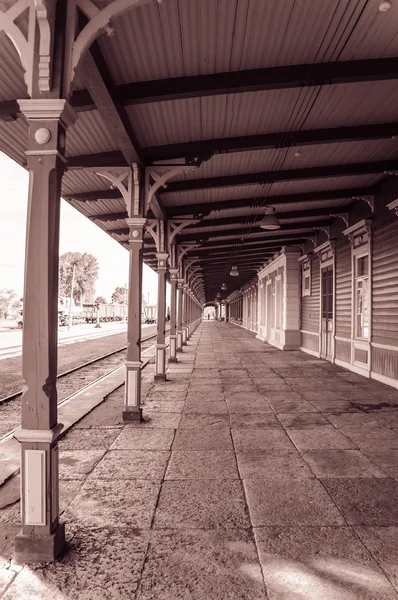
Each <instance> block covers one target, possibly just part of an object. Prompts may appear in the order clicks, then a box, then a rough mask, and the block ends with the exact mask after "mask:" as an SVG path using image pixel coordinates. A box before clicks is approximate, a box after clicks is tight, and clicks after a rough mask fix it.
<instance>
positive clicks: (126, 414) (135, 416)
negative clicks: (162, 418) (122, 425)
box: [122, 408, 142, 422]
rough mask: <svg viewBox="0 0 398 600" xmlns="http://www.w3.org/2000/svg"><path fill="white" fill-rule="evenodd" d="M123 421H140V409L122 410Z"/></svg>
mask: <svg viewBox="0 0 398 600" xmlns="http://www.w3.org/2000/svg"><path fill="white" fill-rule="evenodd" d="M122 419H123V421H136V422H137V421H142V408H135V409H134V410H124V411H123V413H122Z"/></svg>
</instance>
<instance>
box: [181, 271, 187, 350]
mask: <svg viewBox="0 0 398 600" xmlns="http://www.w3.org/2000/svg"><path fill="white" fill-rule="evenodd" d="M182 305H183V309H182V315H183V316H182V321H183V322H182V345H183V346H186V345H187V338H188V284H187V283H184V285H183V295H182Z"/></svg>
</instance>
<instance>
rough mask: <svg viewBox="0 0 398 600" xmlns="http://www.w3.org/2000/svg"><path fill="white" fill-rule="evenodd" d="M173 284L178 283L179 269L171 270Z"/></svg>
mask: <svg viewBox="0 0 398 600" xmlns="http://www.w3.org/2000/svg"><path fill="white" fill-rule="evenodd" d="M169 273H170V280H171V283H175V284H176V283H178V278H177V275H178V269H169Z"/></svg>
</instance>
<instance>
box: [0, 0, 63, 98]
mask: <svg viewBox="0 0 398 600" xmlns="http://www.w3.org/2000/svg"><path fill="white" fill-rule="evenodd" d="M55 7H56V0H33V3H31V2H30V0H18V1H17V2H15V4H13V5H12V6H11V8H9V9H8V10H1V9H0V31H4V33H5V34H6V35H7V36H8V37H9V38H10V40H11V42H12V43H13V44H14V46H15V49H16V51H17V52H18V54H19V57H20V59H21V63H22V67H23V69H24V71H25V73H24V79H25V83H26V86H27V88H28V94H29V96H32V93H33V59H34V54H35V52H34V48H35V43H36V35H37V32H38V33H39V36H40V38H39V73H38V77H39V82H38V83H39V91H40V92H49V91H50V90H51V75H52V63H53V60H52V59H53V56H52V55H53V45H54V21H55ZM26 10H29V26H28V34H27V37H26V35H25V33H24V31H23V30H22V29H21V28H20V26H19V25H17V24H16V20H17V19H18V17H20V16H21V15H22V14H23V13H24V12H25V11H26ZM36 23H37V25H38V27H37V28H36Z"/></svg>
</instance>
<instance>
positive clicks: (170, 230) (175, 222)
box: [167, 219, 200, 245]
mask: <svg viewBox="0 0 398 600" xmlns="http://www.w3.org/2000/svg"><path fill="white" fill-rule="evenodd" d="M197 223H200V219H171V220H170V221H167V240H168V244H169V245H171V243H172V242H173V240H174V238H175V237H176V235H178V234H179V233H180V231H182V230H183V229H184V228H185V227H188V225H196V224H197Z"/></svg>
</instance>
